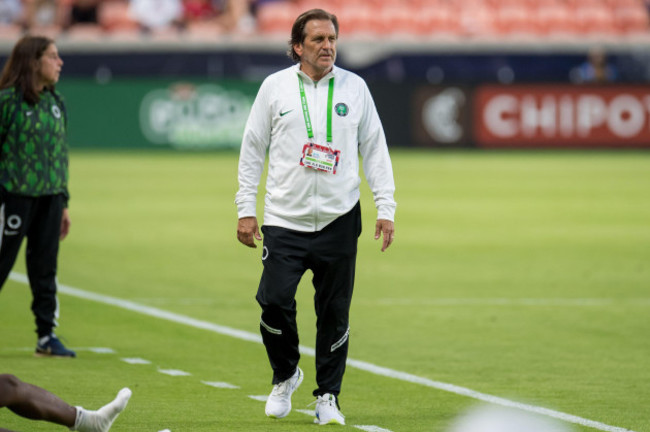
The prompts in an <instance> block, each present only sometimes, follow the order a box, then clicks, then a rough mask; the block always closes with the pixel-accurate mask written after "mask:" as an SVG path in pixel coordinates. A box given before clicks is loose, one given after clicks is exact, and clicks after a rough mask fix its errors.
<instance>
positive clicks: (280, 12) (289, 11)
mask: <svg viewBox="0 0 650 432" xmlns="http://www.w3.org/2000/svg"><path fill="white" fill-rule="evenodd" d="M300 12H302V10H301V9H299V8H298V7H296V6H294V5H293V4H292V3H290V2H271V3H263V4H262V5H261V6H260V7H259V9H258V11H257V28H258V29H259V31H260V32H262V33H265V34H282V35H288V34H289V32H290V31H291V26H292V25H293V22H294V20H295V19H296V17H297V16H298V14H299V13H300Z"/></svg>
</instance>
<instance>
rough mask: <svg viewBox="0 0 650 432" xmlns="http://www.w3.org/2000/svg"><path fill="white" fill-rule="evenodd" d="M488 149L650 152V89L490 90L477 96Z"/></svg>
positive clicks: (477, 125)
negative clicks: (631, 149) (638, 149)
mask: <svg viewBox="0 0 650 432" xmlns="http://www.w3.org/2000/svg"><path fill="white" fill-rule="evenodd" d="M473 107H474V110H473V111H474V112H473V117H474V118H473V120H474V121H473V123H474V131H475V137H474V138H475V140H476V142H477V144H478V145H479V146H482V147H560V146H561V147H570V146H573V147H576V146H588V147H591V146H607V147H650V88H649V87H643V86H607V87H596V86H545V85H539V86H509V87H503V86H484V87H479V88H477V89H476V91H475V94H474V104H473Z"/></svg>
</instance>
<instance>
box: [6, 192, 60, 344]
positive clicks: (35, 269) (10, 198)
mask: <svg viewBox="0 0 650 432" xmlns="http://www.w3.org/2000/svg"><path fill="white" fill-rule="evenodd" d="M62 213H63V196H62V195H47V196H42V197H25V196H20V195H14V194H10V193H7V192H6V191H0V289H1V288H2V286H3V285H4V283H5V281H6V280H7V277H8V276H9V272H11V269H12V267H13V265H14V263H15V261H16V256H17V255H18V251H19V250H20V245H21V243H22V241H23V238H25V237H27V249H26V251H25V255H26V261H27V276H28V277H29V285H30V287H31V289H32V297H33V301H32V312H33V313H34V316H35V318H36V332H37V333H38V336H39V337H42V336H46V335H49V334H50V333H51V332H52V329H53V328H54V327H56V319H57V318H58V301H57V297H56V267H57V256H58V253H59V235H60V232H61V215H62Z"/></svg>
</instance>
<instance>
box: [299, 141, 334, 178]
mask: <svg viewBox="0 0 650 432" xmlns="http://www.w3.org/2000/svg"><path fill="white" fill-rule="evenodd" d="M340 156H341V151H340V150H333V149H332V148H330V147H327V146H322V145H318V144H314V143H307V144H305V145H304V146H303V148H302V157H301V158H300V165H302V166H304V167H307V168H311V169H315V170H318V171H324V172H326V173H329V174H336V168H337V167H338V165H339V157H340Z"/></svg>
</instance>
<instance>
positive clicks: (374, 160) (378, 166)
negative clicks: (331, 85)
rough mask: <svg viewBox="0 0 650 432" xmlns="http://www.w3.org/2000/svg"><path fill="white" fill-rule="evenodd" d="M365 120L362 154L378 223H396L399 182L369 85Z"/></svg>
mask: <svg viewBox="0 0 650 432" xmlns="http://www.w3.org/2000/svg"><path fill="white" fill-rule="evenodd" d="M361 97H362V98H363V110H364V111H363V116H362V119H361V123H360V124H359V152H360V153H361V157H362V158H363V172H364V173H365V176H366V179H367V181H368V185H369V186H370V190H371V191H372V194H373V198H374V200H375V206H376V207H377V219H387V220H390V221H394V220H395V207H397V204H396V203H395V199H394V198H393V195H394V193H395V181H394V179H393V166H392V164H391V160H390V156H389V154H388V145H387V144H386V136H385V134H384V128H383V126H382V124H381V120H380V119H379V114H378V113H377V108H376V107H375V102H374V101H373V99H372V95H371V94H370V90H368V86H367V85H366V84H365V82H362V94H361Z"/></svg>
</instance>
